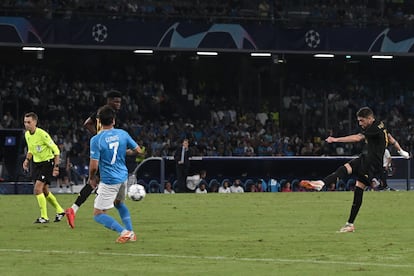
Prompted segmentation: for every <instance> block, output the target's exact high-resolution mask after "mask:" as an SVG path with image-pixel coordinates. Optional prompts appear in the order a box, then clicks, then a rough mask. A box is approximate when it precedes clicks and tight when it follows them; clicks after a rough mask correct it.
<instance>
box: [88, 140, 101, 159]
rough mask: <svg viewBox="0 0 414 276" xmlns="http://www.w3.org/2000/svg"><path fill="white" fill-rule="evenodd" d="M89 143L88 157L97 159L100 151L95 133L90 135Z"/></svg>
mask: <svg viewBox="0 0 414 276" xmlns="http://www.w3.org/2000/svg"><path fill="white" fill-rule="evenodd" d="M89 145H90V151H89V157H90V158H91V159H95V160H99V157H100V152H99V144H98V137H97V136H96V135H95V136H93V137H92V139H91V141H90V143H89Z"/></svg>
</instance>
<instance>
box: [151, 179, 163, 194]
mask: <svg viewBox="0 0 414 276" xmlns="http://www.w3.org/2000/svg"><path fill="white" fill-rule="evenodd" d="M148 192H149V193H161V185H160V183H159V182H158V180H155V179H153V180H151V181H150V182H149V183H148Z"/></svg>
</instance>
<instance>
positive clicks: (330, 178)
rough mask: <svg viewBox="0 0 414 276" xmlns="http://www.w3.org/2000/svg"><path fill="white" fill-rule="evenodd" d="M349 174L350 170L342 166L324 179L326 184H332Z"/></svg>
mask: <svg viewBox="0 0 414 276" xmlns="http://www.w3.org/2000/svg"><path fill="white" fill-rule="evenodd" d="M347 175H348V171H347V170H346V168H345V166H340V167H339V168H338V169H337V170H336V171H335V172H334V173H331V174H330V175H328V176H327V177H325V178H324V179H322V181H323V183H325V185H330V184H332V183H335V184H336V182H338V179H343V178H345V177H346V176H347Z"/></svg>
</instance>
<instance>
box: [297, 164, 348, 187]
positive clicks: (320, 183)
mask: <svg viewBox="0 0 414 276" xmlns="http://www.w3.org/2000/svg"><path fill="white" fill-rule="evenodd" d="M351 173H352V167H351V165H350V164H349V163H346V164H345V165H343V166H340V167H339V168H338V169H336V171H335V172H333V173H331V174H330V175H328V176H327V177H325V178H323V179H322V180H316V181H309V180H302V181H301V182H300V183H299V185H300V186H301V187H303V188H305V189H308V190H317V191H320V190H322V188H323V187H324V186H325V185H329V184H331V183H335V184H336V182H338V180H339V179H344V178H345V177H347V176H348V175H349V174H351Z"/></svg>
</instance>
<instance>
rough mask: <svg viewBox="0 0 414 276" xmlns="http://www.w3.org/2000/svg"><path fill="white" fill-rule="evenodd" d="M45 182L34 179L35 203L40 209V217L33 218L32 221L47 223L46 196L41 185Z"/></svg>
mask: <svg viewBox="0 0 414 276" xmlns="http://www.w3.org/2000/svg"><path fill="white" fill-rule="evenodd" d="M44 185H45V183H44V182H42V181H40V180H36V181H35V184H34V189H33V192H34V195H35V196H36V200H37V203H38V204H39V209H40V217H39V218H38V219H36V220H35V222H34V223H48V222H49V216H48V215H47V204H46V197H45V194H44V193H43V187H44Z"/></svg>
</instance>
